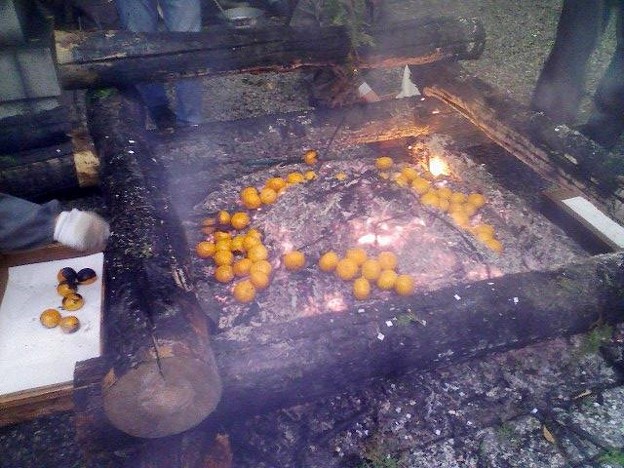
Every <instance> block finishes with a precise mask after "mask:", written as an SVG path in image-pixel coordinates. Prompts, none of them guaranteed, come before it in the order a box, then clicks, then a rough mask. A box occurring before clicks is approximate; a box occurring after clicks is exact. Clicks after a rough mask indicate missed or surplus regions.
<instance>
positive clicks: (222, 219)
mask: <svg viewBox="0 0 624 468" xmlns="http://www.w3.org/2000/svg"><path fill="white" fill-rule="evenodd" d="M217 222H218V223H219V224H230V213H228V212H227V211H226V210H221V211H219V212H218V213H217Z"/></svg>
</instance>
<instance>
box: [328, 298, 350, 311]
mask: <svg viewBox="0 0 624 468" xmlns="http://www.w3.org/2000/svg"><path fill="white" fill-rule="evenodd" d="M325 305H326V306H327V309H328V310H330V311H332V312H342V311H343V310H346V308H347V303H346V302H345V300H344V298H343V297H342V295H341V294H332V295H329V294H328V295H326V296H325Z"/></svg>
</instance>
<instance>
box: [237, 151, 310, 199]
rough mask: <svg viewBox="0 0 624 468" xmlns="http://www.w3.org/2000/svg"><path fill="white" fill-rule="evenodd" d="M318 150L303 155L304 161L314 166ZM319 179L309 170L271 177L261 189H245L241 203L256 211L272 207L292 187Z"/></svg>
mask: <svg viewBox="0 0 624 468" xmlns="http://www.w3.org/2000/svg"><path fill="white" fill-rule="evenodd" d="M317 157H318V154H317V152H316V150H307V151H306V152H305V153H304V155H303V161H304V162H305V163H306V164H308V165H310V166H312V165H314V164H316V163H317V162H318V160H317ZM316 178H317V175H316V172H314V171H313V170H307V171H304V172H300V171H293V172H290V173H288V174H287V175H286V176H285V177H279V176H276V177H270V178H269V179H267V180H266V181H265V183H264V186H263V187H262V188H261V189H257V188H256V187H251V186H249V187H245V188H244V189H242V190H241V192H240V201H241V203H242V204H243V206H244V207H245V208H247V209H249V210H255V209H257V208H260V207H261V206H262V205H272V204H273V203H275V202H276V201H277V197H278V196H280V195H281V194H282V193H283V192H284V190H286V189H287V188H288V187H289V186H291V185H296V184H301V183H304V182H308V181H311V180H314V179H316Z"/></svg>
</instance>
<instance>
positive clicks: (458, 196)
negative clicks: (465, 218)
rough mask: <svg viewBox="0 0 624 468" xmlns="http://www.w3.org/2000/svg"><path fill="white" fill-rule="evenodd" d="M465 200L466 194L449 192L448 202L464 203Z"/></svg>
mask: <svg viewBox="0 0 624 468" xmlns="http://www.w3.org/2000/svg"><path fill="white" fill-rule="evenodd" d="M465 201H466V195H464V194H463V193H461V192H453V193H452V194H451V198H450V202H451V203H464V202H465Z"/></svg>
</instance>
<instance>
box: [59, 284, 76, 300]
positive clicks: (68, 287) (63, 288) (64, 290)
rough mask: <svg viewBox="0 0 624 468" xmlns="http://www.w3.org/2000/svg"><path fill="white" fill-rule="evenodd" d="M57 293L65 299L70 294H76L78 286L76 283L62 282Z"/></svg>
mask: <svg viewBox="0 0 624 468" xmlns="http://www.w3.org/2000/svg"><path fill="white" fill-rule="evenodd" d="M56 292H57V293H59V294H60V295H61V296H63V297H65V296H67V295H68V294H76V293H77V292H78V285H76V284H75V283H69V282H67V281H61V282H60V283H59V284H58V286H57V287H56Z"/></svg>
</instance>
